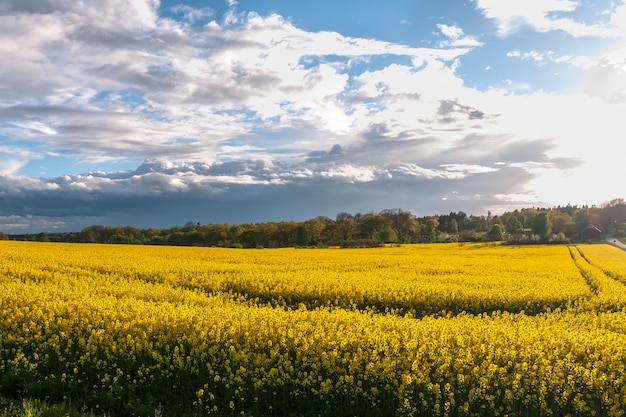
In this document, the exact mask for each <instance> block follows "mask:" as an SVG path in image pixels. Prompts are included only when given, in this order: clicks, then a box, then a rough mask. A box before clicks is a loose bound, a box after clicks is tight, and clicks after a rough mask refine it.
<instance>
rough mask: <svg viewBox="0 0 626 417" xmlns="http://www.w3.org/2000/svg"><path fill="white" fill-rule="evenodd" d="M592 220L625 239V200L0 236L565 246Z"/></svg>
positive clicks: (188, 242)
mask: <svg viewBox="0 0 626 417" xmlns="http://www.w3.org/2000/svg"><path fill="white" fill-rule="evenodd" d="M589 225H593V226H594V227H595V228H597V229H598V230H601V231H602V232H603V233H605V234H612V235H614V236H615V237H622V236H626V202H625V201H624V200H623V199H615V200H612V201H610V202H608V203H606V204H604V205H602V206H601V207H596V206H591V207H589V206H581V207H578V206H571V205H567V206H564V207H561V206H558V207H553V208H525V209H521V210H515V211H510V212H506V213H504V214H502V215H499V216H498V215H494V216H492V215H491V213H490V212H488V213H487V215H486V216H485V215H482V216H475V215H467V214H466V213H464V212H462V211H460V212H450V213H449V214H444V215H433V216H424V217H417V216H414V215H413V214H412V213H411V212H409V211H404V210H402V209H386V210H382V211H380V212H370V213H366V214H362V213H357V214H350V213H339V214H337V216H336V217H335V219H331V218H329V217H324V216H320V217H315V218H313V219H309V220H306V221H300V222H295V221H283V222H263V223H255V224H252V223H245V224H238V225H230V224H200V223H196V222H188V223H187V224H185V225H184V226H175V227H171V228H166V229H155V228H149V229H139V228H136V227H133V226H102V225H94V226H89V227H86V228H84V229H83V230H81V231H80V232H72V233H50V234H48V233H45V232H41V233H38V234H25V235H8V236H7V235H5V234H3V233H2V232H0V239H1V238H10V239H15V240H37V241H57V242H82V243H117V244H149V245H185V246H217V247H244V248H261V247H270V248H272V247H289V246H292V247H293V246H295V247H327V246H341V247H372V246H380V245H383V244H388V243H426V242H456V241H458V242H478V241H505V242H507V243H515V244H523V243H567V242H575V241H580V240H586V239H589V238H590V237H589V236H588V235H586V234H583V231H584V230H585V228H587V227H588V226H589Z"/></svg>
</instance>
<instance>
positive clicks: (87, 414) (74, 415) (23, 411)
mask: <svg viewBox="0 0 626 417" xmlns="http://www.w3.org/2000/svg"><path fill="white" fill-rule="evenodd" d="M100 416H106V414H94V413H93V412H92V411H91V410H88V409H87V408H86V407H74V406H72V405H71V404H67V403H63V404H48V403H46V402H42V401H39V400H35V399H22V400H15V399H8V398H4V397H0V417H100Z"/></svg>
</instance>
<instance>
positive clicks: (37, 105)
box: [0, 0, 626, 233]
mask: <svg viewBox="0 0 626 417" xmlns="http://www.w3.org/2000/svg"><path fill="white" fill-rule="evenodd" d="M624 114H626V4H625V3H624V2H623V1H573V0H524V1H522V0H470V1H452V0H446V1H436V2H433V1H415V0H412V1H409V0H389V1H386V2H381V1H372V0H370V1H353V0H344V1H341V2H337V1H326V0H318V1H316V2H295V1H287V0H267V1H263V2H260V1H252V0H239V1H233V0H230V1H225V0H210V1H202V0H193V1H192V0H188V1H179V0H163V1H161V2H159V1H158V0H132V1H128V0H86V1H82V2H75V1H72V0H0V230H3V231H5V232H9V233H18V232H38V231H49V232H54V231H68V230H69V231H72V230H80V229H81V228H83V227H85V226H88V225H92V224H106V225H126V224H130V225H135V226H138V227H169V226H172V225H178V224H184V223H186V222H188V221H194V222H201V223H213V222H224V223H243V222H260V221H278V220H306V219H308V218H312V217H315V216H318V215H324V216H329V217H334V216H335V215H336V214H337V213H339V212H351V213H356V212H368V211H378V210H382V209H386V208H402V209H404V210H408V211H411V212H412V213H414V214H416V215H430V214H439V213H448V212H450V211H464V212H466V213H469V214H485V213H486V212H487V211H488V210H490V211H491V212H493V213H499V212H503V211H506V210H514V209H515V208H520V207H531V206H543V207H545V206H555V205H559V204H561V205H563V204H568V203H570V204H577V205H583V204H588V205H590V204H602V203H603V202H606V201H608V200H611V199H614V198H624V197H626V186H624V185H623V184H621V181H620V180H619V179H620V178H622V177H623V169H622V168H621V165H623V151H622V150H621V146H622V145H621V142H622V141H623V139H624V138H623V131H624V129H623V121H622V120H623V115H624Z"/></svg>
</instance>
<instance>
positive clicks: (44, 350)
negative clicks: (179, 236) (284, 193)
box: [0, 241, 626, 417]
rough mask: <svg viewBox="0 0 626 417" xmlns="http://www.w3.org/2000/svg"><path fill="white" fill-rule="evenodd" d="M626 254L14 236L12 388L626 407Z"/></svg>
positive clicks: (570, 409)
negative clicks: (196, 244)
mask: <svg viewBox="0 0 626 417" xmlns="http://www.w3.org/2000/svg"><path fill="white" fill-rule="evenodd" d="M625 265H626V252H623V251H621V250H619V249H616V248H614V247H611V246H608V245H570V246H565V245H554V246H524V247H516V246H499V245H482V244H476V245H474V244H466V245H458V244H433V245H406V246H397V247H387V248H373V249H263V250H256V249H250V250H247V249H221V248H192V247H151V246H130V245H123V246H122V245H119V246H117V245H95V244H92V245H88V244H84V245H83V244H61V243H35V242H12V241H2V242H0V294H2V295H1V296H0V395H2V396H4V397H6V398H36V399H38V400H41V401H47V402H50V403H58V402H68V403H72V404H78V405H79V406H82V407H87V408H88V409H89V410H93V411H95V412H97V413H99V412H102V413H104V414H106V415H108V416H130V415H136V416H153V415H155V414H159V415H165V416H203V415H218V416H231V415H242V416H318V415H319V416H450V417H452V416H572V417H573V416H592V415H593V416H611V417H619V416H624V415H626V269H625V268H626V267H625Z"/></svg>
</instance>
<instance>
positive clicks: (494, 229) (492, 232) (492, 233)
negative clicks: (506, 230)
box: [487, 224, 502, 242]
mask: <svg viewBox="0 0 626 417" xmlns="http://www.w3.org/2000/svg"><path fill="white" fill-rule="evenodd" d="M487 240H489V241H491V242H495V241H500V240H502V229H501V228H500V225H499V224H494V225H493V226H491V229H489V233H487Z"/></svg>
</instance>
